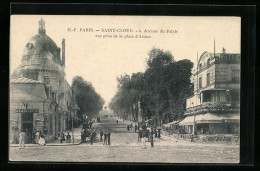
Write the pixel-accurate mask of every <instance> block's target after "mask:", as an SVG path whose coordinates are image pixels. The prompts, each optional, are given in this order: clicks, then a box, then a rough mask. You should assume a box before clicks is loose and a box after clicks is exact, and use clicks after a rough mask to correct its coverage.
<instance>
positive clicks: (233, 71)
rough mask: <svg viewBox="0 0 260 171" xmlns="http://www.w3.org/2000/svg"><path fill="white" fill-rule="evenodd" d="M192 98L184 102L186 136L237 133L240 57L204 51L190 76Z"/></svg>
mask: <svg viewBox="0 0 260 171" xmlns="http://www.w3.org/2000/svg"><path fill="white" fill-rule="evenodd" d="M191 81H192V82H193V84H194V95H193V96H192V97H190V98H188V99H187V100H186V112H185V114H184V115H185V116H186V118H185V119H184V120H183V121H181V122H180V123H179V125H180V126H184V128H185V131H186V132H187V133H195V132H197V133H211V134H218V133H220V134H226V133H227V134H232V133H237V132H238V131H239V120H240V114H239V105H240V54H233V53H226V50H225V49H224V48H223V52H222V53H216V54H215V53H210V52H207V51H206V52H203V53H202V54H201V56H200V58H199V60H198V64H197V68H195V72H194V74H193V75H192V78H191Z"/></svg>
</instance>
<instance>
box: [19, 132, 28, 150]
mask: <svg viewBox="0 0 260 171" xmlns="http://www.w3.org/2000/svg"><path fill="white" fill-rule="evenodd" d="M25 139H26V133H25V132H23V130H21V133H20V134H19V148H20V149H21V148H24V147H25V146H24V143H25Z"/></svg>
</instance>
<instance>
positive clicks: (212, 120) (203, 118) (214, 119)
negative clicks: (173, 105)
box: [195, 113, 223, 124]
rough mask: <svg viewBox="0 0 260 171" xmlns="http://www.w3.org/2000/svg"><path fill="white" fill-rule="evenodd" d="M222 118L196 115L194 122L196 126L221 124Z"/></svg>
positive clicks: (216, 115)
mask: <svg viewBox="0 0 260 171" xmlns="http://www.w3.org/2000/svg"><path fill="white" fill-rule="evenodd" d="M222 119H223V117H221V116H220V115H218V114H212V113H206V114H200V115H196V117H195V121H196V124H199V123H222Z"/></svg>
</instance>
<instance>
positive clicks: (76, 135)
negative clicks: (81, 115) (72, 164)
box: [10, 126, 82, 147]
mask: <svg viewBox="0 0 260 171" xmlns="http://www.w3.org/2000/svg"><path fill="white" fill-rule="evenodd" d="M81 129H82V126H79V127H78V128H74V143H66V142H65V141H64V142H63V143H60V140H59V139H57V140H52V141H50V142H46V145H45V146H71V145H79V144H81ZM68 132H69V133H70V136H71V142H72V130H70V131H65V136H66V135H67V133H68ZM35 146H39V144H25V147H35ZM10 147H19V144H10Z"/></svg>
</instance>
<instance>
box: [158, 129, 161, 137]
mask: <svg viewBox="0 0 260 171" xmlns="http://www.w3.org/2000/svg"><path fill="white" fill-rule="evenodd" d="M158 138H161V129H158Z"/></svg>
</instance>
